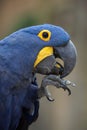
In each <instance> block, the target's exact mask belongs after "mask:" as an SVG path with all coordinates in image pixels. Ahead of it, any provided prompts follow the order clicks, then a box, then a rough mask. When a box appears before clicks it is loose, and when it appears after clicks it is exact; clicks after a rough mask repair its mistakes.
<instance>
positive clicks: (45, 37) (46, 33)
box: [38, 30, 51, 41]
mask: <svg viewBox="0 0 87 130" xmlns="http://www.w3.org/2000/svg"><path fill="white" fill-rule="evenodd" d="M38 37H39V38H40V39H41V40H43V41H49V40H50V37H51V32H50V31H49V30H42V31H41V32H39V34H38Z"/></svg>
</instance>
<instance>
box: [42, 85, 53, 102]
mask: <svg viewBox="0 0 87 130" xmlns="http://www.w3.org/2000/svg"><path fill="white" fill-rule="evenodd" d="M44 90H45V95H46V98H47V99H48V100H49V101H51V102H53V101H54V99H53V98H52V97H51V93H50V92H49V91H48V86H46V87H45V88H44Z"/></svg>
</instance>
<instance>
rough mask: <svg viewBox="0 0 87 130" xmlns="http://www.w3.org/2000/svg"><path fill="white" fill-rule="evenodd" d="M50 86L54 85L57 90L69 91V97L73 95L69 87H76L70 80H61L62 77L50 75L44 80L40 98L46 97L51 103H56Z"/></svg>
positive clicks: (40, 89) (39, 90) (39, 92)
mask: <svg viewBox="0 0 87 130" xmlns="http://www.w3.org/2000/svg"><path fill="white" fill-rule="evenodd" d="M49 85H53V86H55V87H57V88H62V89H64V91H65V90H67V91H68V95H71V90H70V89H69V88H68V86H72V87H75V86H76V85H75V84H74V83H73V82H71V81H69V80H65V79H61V78H60V76H57V75H48V76H45V77H44V78H43V80H42V83H41V87H40V88H39V89H38V98H41V97H43V96H46V98H47V99H48V100H49V101H54V99H53V98H52V97H51V93H50V92H49V90H48V86H49Z"/></svg>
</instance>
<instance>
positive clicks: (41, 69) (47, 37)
mask: <svg viewBox="0 0 87 130" xmlns="http://www.w3.org/2000/svg"><path fill="white" fill-rule="evenodd" d="M25 32H28V33H29V34H30V37H31V43H32V46H33V48H34V53H35V49H36V52H37V53H36V59H35V60H34V72H36V73H41V74H45V75H48V74H57V75H59V74H60V76H61V77H65V76H66V75H68V74H69V73H70V72H71V71H72V70H73V68H74V66H75V63H76V48H75V46H74V44H73V43H72V41H71V40H70V36H69V34H68V33H67V32H66V31H65V30H64V29H63V28H61V27H59V26H54V25H51V24H43V25H37V26H32V27H29V28H27V29H26V30H25ZM31 49H32V48H31ZM37 50H38V51H37ZM56 59H58V61H57V60H56ZM59 59H61V60H62V63H63V64H61V63H60V62H59V61H60V60H59Z"/></svg>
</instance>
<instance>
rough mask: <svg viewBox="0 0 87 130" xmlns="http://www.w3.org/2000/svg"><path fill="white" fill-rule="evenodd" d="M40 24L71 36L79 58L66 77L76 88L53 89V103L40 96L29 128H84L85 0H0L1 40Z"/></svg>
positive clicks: (86, 71) (86, 129)
mask: <svg viewBox="0 0 87 130" xmlns="http://www.w3.org/2000/svg"><path fill="white" fill-rule="evenodd" d="M43 23H51V24H55V25H60V26H62V27H63V28H64V29H65V30H67V32H68V33H69V34H70V35H71V40H72V41H73V42H74V43H75V46H76V48H77V51H78V59H77V65H76V67H75V69H74V71H73V72H72V73H71V74H70V75H69V76H68V77H67V79H69V80H71V81H74V82H75V83H76V85H77V87H76V88H71V90H72V95H71V96H67V92H64V91H63V90H61V89H56V88H52V90H51V91H52V95H53V96H54V98H55V102H53V103H50V102H48V101H47V99H46V98H43V99H41V101H40V111H39V118H38V120H37V121H36V122H35V123H33V124H32V126H31V127H30V130H36V129H37V130H87V77H86V76H87V75H86V74H87V69H86V67H87V54H86V53H87V50H86V49H87V43H86V42H87V41H86V39H87V0H0V39H2V38H4V37H5V36H7V35H9V34H10V33H12V32H14V31H16V30H18V29H19V28H23V27H26V26H31V25H36V24H43ZM38 80H39V81H40V80H41V79H40V78H39V76H38Z"/></svg>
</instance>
